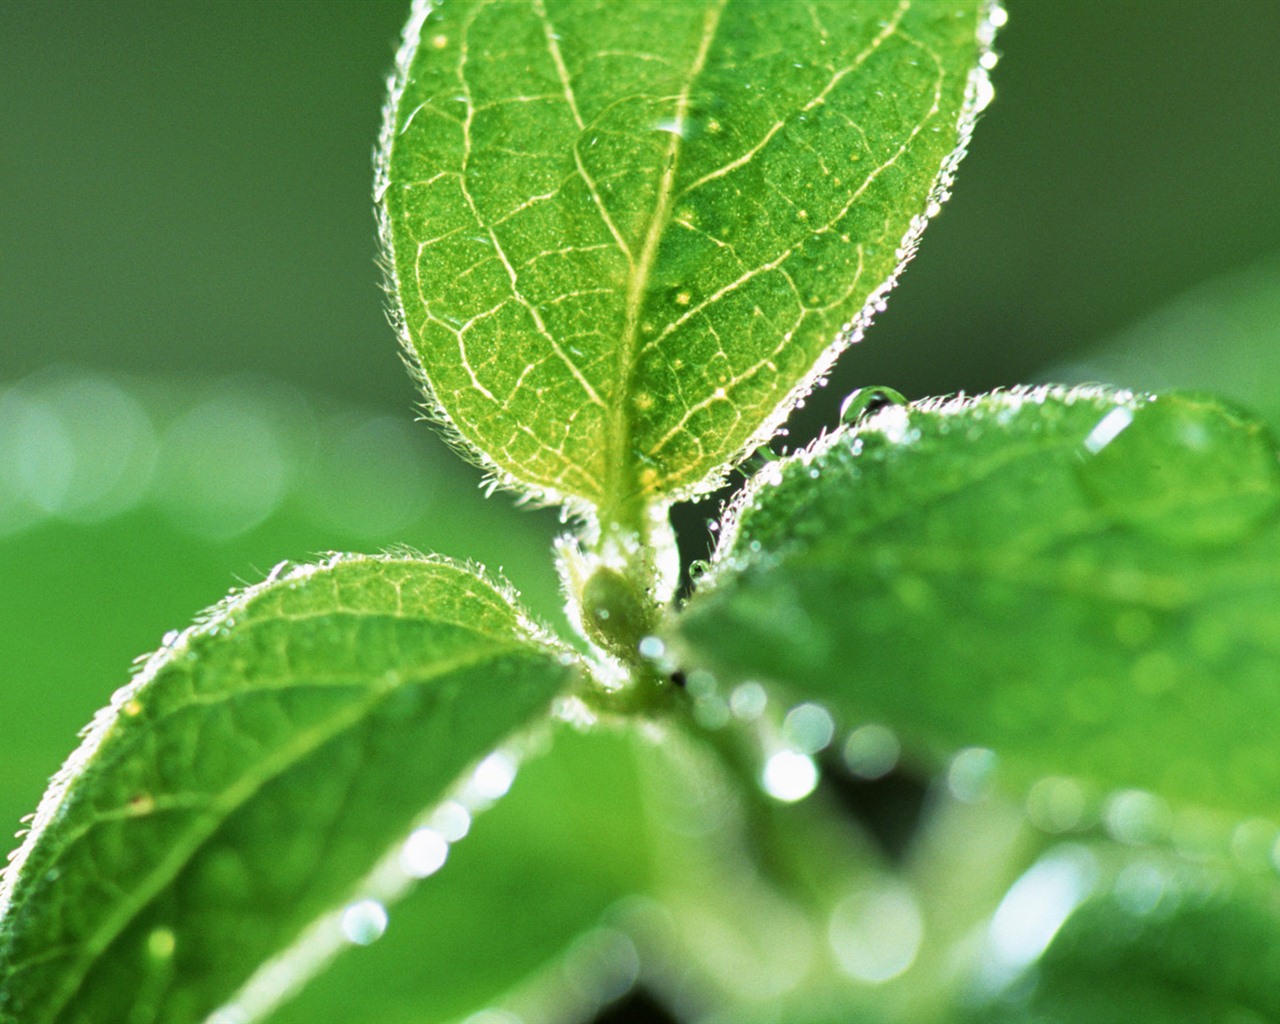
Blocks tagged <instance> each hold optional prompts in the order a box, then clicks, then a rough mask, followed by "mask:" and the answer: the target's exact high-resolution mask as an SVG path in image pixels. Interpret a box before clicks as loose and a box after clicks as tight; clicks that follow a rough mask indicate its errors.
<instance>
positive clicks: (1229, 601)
mask: <svg viewBox="0 0 1280 1024" xmlns="http://www.w3.org/2000/svg"><path fill="white" fill-rule="evenodd" d="M1278 510H1280V464H1278V463H1277V455H1276V447H1275V443H1274V441H1273V439H1272V437H1271V435H1270V433H1269V431H1268V430H1267V428H1266V427H1265V426H1264V425H1262V424H1261V423H1260V422H1259V421H1257V420H1255V419H1253V418H1251V417H1250V416H1248V415H1247V414H1244V413H1241V412H1240V411H1238V410H1236V409H1235V408H1233V407H1230V406H1228V405H1224V404H1221V403H1219V402H1217V401H1215V400H1213V399H1210V398H1206V397H1200V396H1194V395H1177V394H1171V395H1164V396H1160V397H1151V396H1134V395H1132V394H1130V393H1123V392H1121V393H1113V392H1105V391H1100V390H1076V391H1067V390H1063V389H1038V390H1031V391H1019V392H1011V393H997V394H993V395H989V396H985V397H981V398H977V399H963V400H960V399H957V400H952V401H935V402H929V403H924V404H923V405H921V406H916V407H910V408H909V407H905V406H900V405H894V406H890V407H888V408H886V409H883V410H882V411H880V412H879V413H877V414H875V415H873V416H871V417H870V418H868V419H865V420H864V421H863V422H861V423H860V424H858V425H857V426H855V427H854V428H852V429H844V430H841V431H840V432H838V433H837V434H835V435H833V436H831V437H828V438H826V439H825V440H822V441H820V442H819V443H818V444H817V445H815V446H814V448H813V449H812V450H809V451H805V452H803V453H800V454H798V455H797V456H795V457H793V458H790V459H787V460H785V461H783V462H781V463H776V464H773V465H771V466H769V467H767V468H766V469H765V471H763V472H762V474H761V475H760V478H758V479H757V480H756V481H755V482H754V483H752V484H751V485H750V486H749V487H748V489H747V491H746V492H745V495H744V496H743V498H742V500H741V501H740V503H739V504H738V505H737V506H736V507H735V508H734V509H733V510H732V513H731V515H730V517H729V523H728V525H727V527H726V532H727V536H726V537H725V539H724V542H723V544H722V546H721V548H720V550H719V552H718V555H717V563H716V567H715V569H714V570H713V572H712V573H711V574H710V576H709V578H707V579H705V580H704V585H703V587H702V589H703V591H705V592H704V593H700V594H698V595H696V596H695V597H694V598H693V600H692V601H691V602H690V604H689V605H688V606H687V608H686V609H685V611H684V614H683V615H682V616H681V617H680V619H679V621H678V623H677V628H678V630H679V642H680V644H681V645H682V654H683V657H684V659H685V661H686V663H687V664H688V665H690V666H697V665H701V666H706V667H709V668H711V669H713V670H714V671H716V672H718V673H722V674H725V675H727V676H730V677H744V676H749V677H755V678H768V679H772V680H775V681H777V682H779V683H784V684H786V685H787V686H788V687H789V688H790V690H791V692H792V693H794V694H796V695H800V696H807V697H814V698H818V699H821V700H824V701H827V702H829V703H830V704H831V705H832V707H833V708H835V709H837V710H838V711H839V713H840V714H841V716H842V717H843V718H844V719H845V720H846V722H847V723H849V724H854V723H858V722H863V721H867V720H875V721H881V722H884V723H887V724H888V725H890V726H891V727H893V728H894V729H896V730H899V731H900V733H901V736H902V738H903V741H904V748H905V749H906V750H907V751H908V752H913V753H914V755H915V756H916V757H918V758H925V759H926V760H927V761H928V762H929V763H931V764H934V765H936V764H938V763H940V762H941V761H942V760H943V759H944V758H947V757H949V756H950V755H952V754H954V753H955V752H957V751H958V750H961V749H962V748H990V749H991V750H992V751H994V752H995V753H996V754H997V755H998V757H999V760H1000V762H1001V765H1002V769H1003V772H1004V774H1005V778H1006V779H1007V780H1008V781H1011V782H1012V783H1013V784H1015V785H1025V784H1027V783H1029V782H1031V781H1032V780H1035V779H1037V778H1039V777H1041V776H1044V775H1049V774H1054V775H1070V776H1076V777H1078V778H1080V779H1084V780H1092V781H1093V782H1096V783H1097V784H1098V785H1100V786H1101V787H1103V788H1111V787H1142V788H1146V789H1150V790H1152V791H1154V792H1155V793H1157V794H1161V795H1163V796H1166V797H1168V798H1170V799H1175V800H1179V801H1191V802H1196V803H1199V804H1204V805H1207V806H1210V807H1219V808H1222V809H1224V810H1226V811H1227V812H1229V813H1232V814H1242V813H1243V814H1257V815H1262V816H1266V815H1267V814H1270V813H1272V812H1273V811H1274V807H1275V793H1276V791H1277V788H1278V787H1280V761H1277V759H1276V757H1275V752H1274V751H1275V744H1276V739H1277V736H1278V735H1280V733H1276V732H1275V731H1273V730H1272V729H1271V728H1270V727H1269V724H1268V723H1272V722H1275V721H1277V720H1280V691H1277V689H1276V685H1275V680H1276V671H1277V666H1278V665H1280V523H1278V522H1277V511H1278ZM708 584H709V585H708ZM970 762H971V763H970ZM989 764H990V760H989V759H988V758H986V757H973V758H970V759H969V761H967V762H966V765H967V767H969V768H975V769H977V768H983V767H989Z"/></svg>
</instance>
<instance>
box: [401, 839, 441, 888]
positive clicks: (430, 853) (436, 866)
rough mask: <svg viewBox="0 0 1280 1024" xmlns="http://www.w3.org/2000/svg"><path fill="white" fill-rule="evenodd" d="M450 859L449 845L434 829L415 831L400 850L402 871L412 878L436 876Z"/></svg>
mask: <svg viewBox="0 0 1280 1024" xmlns="http://www.w3.org/2000/svg"><path fill="white" fill-rule="evenodd" d="M448 857H449V843H448V841H447V840H446V839H445V837H444V836H442V835H441V834H440V833H439V832H437V831H436V830H435V829H433V828H420V829H417V830H415V831H414V832H413V833H412V834H411V835H410V836H409V838H408V839H406V840H405V841H404V846H402V847H401V848H400V869H401V870H402V871H403V872H404V873H405V874H406V875H408V876H409V877H410V878H426V877H427V876H429V875H434V874H435V873H436V872H437V871H439V870H440V869H441V868H442V867H444V862H445V861H446V860H447V859H448Z"/></svg>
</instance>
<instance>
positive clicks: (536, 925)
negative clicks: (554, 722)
mask: <svg viewBox="0 0 1280 1024" xmlns="http://www.w3.org/2000/svg"><path fill="white" fill-rule="evenodd" d="M553 737H554V738H553V741H552V748H551V750H550V751H549V752H548V753H546V754H545V755H543V756H536V757H531V758H529V759H528V760H527V761H526V762H525V763H524V764H522V765H521V767H520V774H519V776H518V777H517V778H516V780H515V785H514V786H513V788H512V790H511V793H510V794H509V795H508V796H506V797H504V798H503V799H502V800H501V801H500V802H499V803H498V804H497V806H495V807H494V808H493V809H492V810H488V811H485V812H484V813H483V814H480V815H478V816H477V817H476V818H475V819H474V821H473V822H472V823H471V826H470V830H469V831H468V833H467V835H466V836H465V837H464V838H462V839H460V840H459V841H458V842H456V843H455V844H453V845H452V846H451V847H450V849H449V859H448V861H447V862H446V864H445V866H444V868H443V869H442V870H441V871H439V872H438V873H437V874H435V875H432V876H431V877H430V878H427V879H424V880H423V881H422V882H420V883H419V884H418V885H417V886H416V887H415V888H414V890H413V891H412V892H410V893H409V894H408V895H407V896H406V897H405V898H404V900H402V901H401V902H400V903H398V904H396V906H395V907H394V908H393V909H392V912H391V923H390V926H389V927H388V929H387V934H386V936H385V938H383V939H382V940H381V941H379V942H378V943H377V944H375V945H374V946H372V947H369V948H364V949H362V948H356V949H352V950H351V951H350V952H349V953H347V954H345V955H344V956H342V957H340V958H339V959H338V960H337V962H335V963H334V965H333V966H332V968H330V969H329V970H327V971H326V972H325V973H324V974H323V975H321V976H320V977H319V978H317V979H316V980H315V982H314V983H312V984H311V985H309V986H308V987H307V989H306V990H305V991H304V992H302V993H301V994H300V995H299V997H298V998H297V999H294V1000H292V1001H290V1002H289V1003H288V1004H286V1005H285V1006H283V1007H282V1008H281V1009H280V1010H279V1011H277V1012H276V1013H274V1014H273V1015H272V1016H271V1018H270V1019H271V1024H314V1022H315V1021H327V1020H340V1021H343V1022H345V1024H418V1022H421V1021H442V1020H454V1019H457V1018H462V1017H465V1016H467V1015H468V1014H470V1013H474V1012H476V1011H479V1010H481V1009H483V1008H484V1007H485V1006H488V1005H492V1004H494V1003H497V1002H498V1001H499V1000H500V998H501V997H502V996H504V995H505V994H506V993H507V991H508V990H510V989H512V988H513V987H515V986H516V985H517V984H520V983H522V982H525V981H526V980H527V979H529V978H530V977H531V976H532V975H534V974H535V972H543V971H546V970H547V969H548V968H551V971H550V973H552V974H554V973H555V971H554V967H555V966H556V962H557V958H558V957H560V956H561V955H562V954H563V953H564V952H565V950H567V949H568V948H569V947H570V946H571V944H573V943H574V941H575V940H576V939H578V938H579V937H580V936H581V935H583V934H584V933H587V932H589V931H590V930H591V929H593V928H595V927H596V926H597V925H599V924H600V923H601V919H602V916H603V915H604V913H605V911H606V910H607V908H608V907H609V906H610V905H611V904H613V903H614V902H615V901H617V900H618V899H621V898H622V897H624V896H627V895H629V894H631V893H634V892H641V891H645V890H647V889H649V888H651V886H650V885H649V884H648V874H649V863H648V862H649V856H650V846H651V842H652V840H651V838H650V836H649V835H648V821H647V816H646V813H645V808H644V804H643V801H642V799H641V793H640V790H639V781H638V777H637V776H638V765H637V763H636V752H637V749H638V748H639V747H640V745H641V744H640V742H638V737H637V735H636V734H635V731H634V730H631V729H625V730H616V731H615V730H609V729H600V730H595V731H592V732H590V733H581V732H579V731H577V730H576V729H573V728H571V727H569V726H565V725H558V726H557V727H556V728H555V730H554V733H553ZM513 908H518V911H516V912H513ZM572 980H577V981H578V986H577V990H576V991H573V989H574V986H573V985H572V984H571V981H572ZM559 987H560V988H562V989H569V990H571V991H569V992H565V993H563V994H561V998H562V999H563V1000H564V1001H565V1002H566V1003H569V1004H572V1003H573V1002H574V1001H575V1000H577V1001H581V1000H583V999H584V998H585V997H586V993H584V992H583V991H582V984H581V979H580V978H579V977H578V976H577V975H571V976H570V975H566V976H564V977H563V980H561V983H560V986H559ZM556 994H557V993H554V992H553V993H551V996H552V997H553V998H554V996H555V995H556ZM512 1009H515V1007H512ZM566 1016H567V1015H566ZM527 1019H536V1018H527Z"/></svg>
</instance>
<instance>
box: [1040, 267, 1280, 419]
mask: <svg viewBox="0 0 1280 1024" xmlns="http://www.w3.org/2000/svg"><path fill="white" fill-rule="evenodd" d="M1046 376H1047V377H1048V378H1049V379H1052V380H1057V381H1063V382H1065V383H1068V384H1074V383H1077V382H1079V383H1085V382H1087V381H1098V380H1105V381H1111V382H1112V383H1115V384H1123V385H1124V386H1125V387H1130V388H1144V389H1149V390H1152V391H1168V390H1172V389H1174V388H1188V387H1193V388H1203V389H1207V390H1212V391H1214V392H1216V393H1218V394H1220V395H1223V396H1225V397H1227V398H1230V399H1232V400H1234V401H1237V402H1240V403H1242V404H1244V405H1247V406H1248V407H1249V408H1250V409H1253V410H1254V411H1255V412H1257V413H1258V414H1260V415H1261V416H1262V417H1263V418H1264V419H1266V420H1267V421H1268V422H1269V423H1271V424H1273V425H1275V424H1280V388H1277V387H1276V381H1277V380H1280V253H1270V254H1268V255H1267V256H1265V257H1264V258H1262V259H1260V260H1257V261H1255V262H1253V263H1251V264H1249V265H1248V266H1245V267H1242V268H1238V269H1235V270H1232V271H1230V272H1228V273H1226V274H1221V275H1219V276H1217V277H1214V278H1211V279H1210V280H1208V281H1205V282H1203V283H1202V284H1199V285H1197V286H1196V287H1195V288H1192V289H1191V290H1190V291H1188V292H1187V293H1186V294H1184V295H1180V296H1178V297H1177V298H1176V299H1174V300H1173V301H1172V302H1170V303H1168V304H1167V305H1165V306H1163V307H1161V308H1160V309H1157V310H1156V311H1155V312H1154V313H1152V314H1151V315H1150V316H1147V317H1144V318H1143V319H1142V320H1141V321H1139V322H1138V323H1136V324H1134V325H1133V326H1132V327H1130V328H1128V329H1127V330H1125V331H1122V332H1121V333H1120V334H1118V335H1117V336H1115V337H1114V338H1111V339H1108V340H1107V341H1106V342H1104V343H1103V344H1102V345H1099V346H1098V347H1097V348H1094V349H1091V350H1090V351H1088V352H1086V353H1084V354H1082V355H1079V356H1076V357H1074V358H1073V359H1071V360H1070V361H1069V362H1067V363H1063V364H1061V365H1059V366H1057V367H1055V368H1054V369H1053V370H1052V371H1050V372H1049V373H1048V374H1047V375H1046Z"/></svg>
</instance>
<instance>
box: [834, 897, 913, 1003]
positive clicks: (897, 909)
mask: <svg viewBox="0 0 1280 1024" xmlns="http://www.w3.org/2000/svg"><path fill="white" fill-rule="evenodd" d="M827 938H828V941H829V942H830V943H831V951H832V952H833V953H834V954H835V956H836V960H837V962H838V963H839V964H840V967H841V969H842V970H843V971H844V973H845V974H847V975H849V977H851V978H855V979H857V980H858V981H865V982H868V983H869V984H872V985H880V984H883V983H884V982H886V981H892V980H893V979H894V978H896V977H898V975H900V974H902V973H903V972H904V971H906V970H907V968H908V967H910V966H911V965H912V964H913V963H915V959H916V955H917V954H918V953H919V951H920V945H921V943H922V941H923V939H924V917H923V915H922V914H921V913H920V907H919V905H918V904H917V903H916V900H915V897H914V896H912V894H911V891H910V890H909V889H908V888H907V887H906V886H905V885H903V884H902V883H901V882H889V881H886V882H885V883H883V884H880V885H875V886H872V887H870V888H868V889H866V890H863V891H860V892H857V893H854V894H853V895H851V896H849V897H847V898H846V899H844V900H843V901H841V902H840V903H838V904H837V905H836V908H835V910H834V911H832V914H831V921H830V923H829V926H828V929H827Z"/></svg>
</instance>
